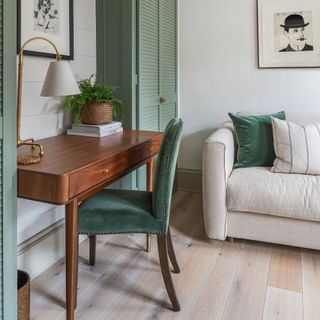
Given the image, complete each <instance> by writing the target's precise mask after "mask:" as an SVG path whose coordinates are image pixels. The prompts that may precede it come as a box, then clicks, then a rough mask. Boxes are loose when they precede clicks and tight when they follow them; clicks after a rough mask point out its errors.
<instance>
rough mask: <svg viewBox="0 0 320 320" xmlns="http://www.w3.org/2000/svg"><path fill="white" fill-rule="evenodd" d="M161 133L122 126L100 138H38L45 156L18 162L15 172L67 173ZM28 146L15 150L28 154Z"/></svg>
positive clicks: (152, 138)
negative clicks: (32, 162)
mask: <svg viewBox="0 0 320 320" xmlns="http://www.w3.org/2000/svg"><path fill="white" fill-rule="evenodd" d="M162 135H163V134H162V133H160V132H151V131H136V130H128V129H126V130H124V132H123V133H119V134H115V135H112V136H107V137H104V138H91V137H82V136H67V135H61V136H56V137H52V138H47V139H42V140H38V141H37V142H39V143H40V144H42V145H43V147H44V152H45V156H44V158H43V159H42V161H41V162H40V163H38V164H33V165H24V166H23V165H20V166H18V171H19V172H29V173H31V172H34V173H43V174H52V175H59V176H63V175H69V174H72V173H74V172H76V171H78V170H79V169H82V168H84V167H86V166H89V165H92V164H94V163H97V162H99V161H101V160H105V159H108V158H112V157H114V156H115V155H120V156H121V153H122V152H128V150H131V149H133V148H135V147H137V146H139V145H141V144H143V143H148V142H152V141H154V140H157V141H161V139H162ZM29 153H30V147H25V146H23V147H21V148H19V154H29Z"/></svg>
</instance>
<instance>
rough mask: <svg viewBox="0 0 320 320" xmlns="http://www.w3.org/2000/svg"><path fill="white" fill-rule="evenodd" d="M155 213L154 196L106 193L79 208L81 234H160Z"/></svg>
mask: <svg viewBox="0 0 320 320" xmlns="http://www.w3.org/2000/svg"><path fill="white" fill-rule="evenodd" d="M160 226H161V224H160V221H159V220H157V219H156V218H155V217H154V216H153V213H152V193H150V192H143V191H128V190H103V191H101V192H99V193H97V194H96V195H94V196H92V197H90V198H89V199H88V200H86V201H84V202H83V203H82V204H81V205H80V207H79V227H78V232H79V233H80V234H108V233H160Z"/></svg>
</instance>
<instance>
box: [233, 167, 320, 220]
mask: <svg viewBox="0 0 320 320" xmlns="http://www.w3.org/2000/svg"><path fill="white" fill-rule="evenodd" d="M227 207H228V210H229V211H240V212H255V213H261V214H269V215H273V216H283V217H287V218H295V219H303V220H312V221H320V176H311V175H302V174H283V173H273V172H271V170H270V168H269V167H268V168H266V167H252V168H241V169H236V170H234V171H233V172H232V174H231V176H230V178H229V179H228V186H227Z"/></svg>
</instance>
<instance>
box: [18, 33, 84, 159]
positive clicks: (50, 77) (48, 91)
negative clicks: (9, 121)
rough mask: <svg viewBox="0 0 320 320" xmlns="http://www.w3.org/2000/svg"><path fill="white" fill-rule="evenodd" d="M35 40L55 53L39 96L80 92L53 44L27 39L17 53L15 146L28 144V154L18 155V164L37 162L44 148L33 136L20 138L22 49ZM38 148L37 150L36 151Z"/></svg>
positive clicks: (58, 95)
mask: <svg viewBox="0 0 320 320" xmlns="http://www.w3.org/2000/svg"><path fill="white" fill-rule="evenodd" d="M35 40H43V41H46V42H48V43H49V44H51V45H52V47H53V48H54V50H55V53H56V61H54V62H51V63H50V65H49V68H48V71H47V75H46V78H45V81H44V83H43V87H42V91H41V96H43V97H62V96H70V95H76V94H79V93H80V90H79V87H78V85H77V82H76V80H75V78H74V75H73V73H72V71H71V68H70V65H69V63H67V62H65V61H61V55H60V53H59V51H58V49H57V47H56V46H55V44H54V43H53V42H52V41H51V40H49V39H47V38H44V37H34V38H31V39H29V40H27V41H26V42H25V43H24V44H23V45H22V47H21V51H20V53H19V67H18V93H17V146H18V148H19V147H21V146H30V148H31V150H30V155H24V156H19V157H18V164H23V165H25V164H33V163H38V162H40V161H41V159H42V158H43V156H44V150H43V147H42V145H41V144H39V143H36V142H35V140H34V139H33V138H30V139H24V140H22V139H21V134H20V131H21V105H22V77H23V63H24V55H23V51H24V50H25V48H26V47H27V46H28V44H29V43H30V42H32V41H35ZM36 149H38V151H39V152H36Z"/></svg>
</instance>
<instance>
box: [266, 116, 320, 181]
mask: <svg viewBox="0 0 320 320" xmlns="http://www.w3.org/2000/svg"><path fill="white" fill-rule="evenodd" d="M272 130H273V142H274V150H275V153H276V159H275V161H274V165H273V167H272V169H271V170H272V171H273V172H278V173H279V172H282V173H301V174H317V175H319V174H320V124H319V123H318V124H317V123H315V124H307V125H304V126H302V125H298V124H295V123H293V122H290V121H283V120H279V119H276V118H272Z"/></svg>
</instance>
